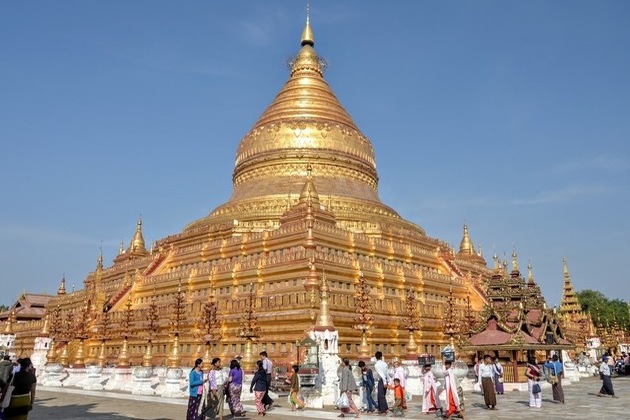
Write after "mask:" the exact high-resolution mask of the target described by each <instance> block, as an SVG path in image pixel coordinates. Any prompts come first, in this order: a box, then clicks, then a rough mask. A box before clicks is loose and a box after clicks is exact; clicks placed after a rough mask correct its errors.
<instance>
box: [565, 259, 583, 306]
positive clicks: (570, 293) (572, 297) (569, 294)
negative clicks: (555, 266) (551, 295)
mask: <svg viewBox="0 0 630 420" xmlns="http://www.w3.org/2000/svg"><path fill="white" fill-rule="evenodd" d="M562 274H563V276H564V287H563V289H562V298H561V299H560V313H578V312H580V311H581V310H582V306H581V305H580V302H579V300H578V297H577V294H576V293H575V290H573V284H572V283H571V276H570V275H569V267H568V265H567V260H566V258H563V259H562Z"/></svg>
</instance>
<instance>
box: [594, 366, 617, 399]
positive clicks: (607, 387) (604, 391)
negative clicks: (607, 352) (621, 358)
mask: <svg viewBox="0 0 630 420" xmlns="http://www.w3.org/2000/svg"><path fill="white" fill-rule="evenodd" d="M608 359H609V356H604V357H602V363H601V364H600V365H599V377H600V378H602V388H601V389H600V390H599V393H598V394H597V396H598V397H605V396H608V395H610V396H611V397H613V398H618V397H617V396H616V395H615V391H614V390H613V384H612V379H611V377H610V374H611V371H610V366H609V365H608Z"/></svg>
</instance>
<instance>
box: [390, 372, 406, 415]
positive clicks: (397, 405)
mask: <svg viewBox="0 0 630 420" xmlns="http://www.w3.org/2000/svg"><path fill="white" fill-rule="evenodd" d="M387 389H392V390H394V405H393V407H390V410H392V414H393V415H394V417H396V416H397V415H398V414H400V415H403V413H404V411H403V410H404V405H405V390H404V388H403V387H402V385H400V379H398V378H394V385H388V386H387Z"/></svg>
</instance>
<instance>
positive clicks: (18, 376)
mask: <svg viewBox="0 0 630 420" xmlns="http://www.w3.org/2000/svg"><path fill="white" fill-rule="evenodd" d="M7 383H8V384H9V385H13V386H14V388H13V393H12V394H11V401H10V402H9V406H8V407H7V408H5V409H4V411H3V412H2V414H3V415H4V418H5V420H27V419H28V413H29V412H30V411H31V410H32V409H33V403H34V402H35V389H36V387H37V378H35V374H34V373H33V363H31V359H29V358H28V357H27V358H24V359H20V370H19V371H18V372H16V373H14V374H11V376H9V380H8V382H7ZM7 389H8V386H5V387H4V389H3V390H2V395H1V396H0V401H4V396H5V393H6V391H7Z"/></svg>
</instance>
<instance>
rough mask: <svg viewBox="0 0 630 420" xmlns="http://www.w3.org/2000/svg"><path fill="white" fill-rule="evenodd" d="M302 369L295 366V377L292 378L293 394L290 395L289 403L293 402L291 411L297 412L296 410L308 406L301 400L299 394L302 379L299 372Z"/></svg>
mask: <svg viewBox="0 0 630 420" xmlns="http://www.w3.org/2000/svg"><path fill="white" fill-rule="evenodd" d="M299 370H300V367H299V366H297V365H295V366H293V375H292V376H291V393H290V394H289V401H290V402H291V411H295V408H296V407H297V408H304V406H305V405H306V404H304V401H302V400H300V398H299V397H298V392H299V391H300V378H299V376H298V371H299Z"/></svg>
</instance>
